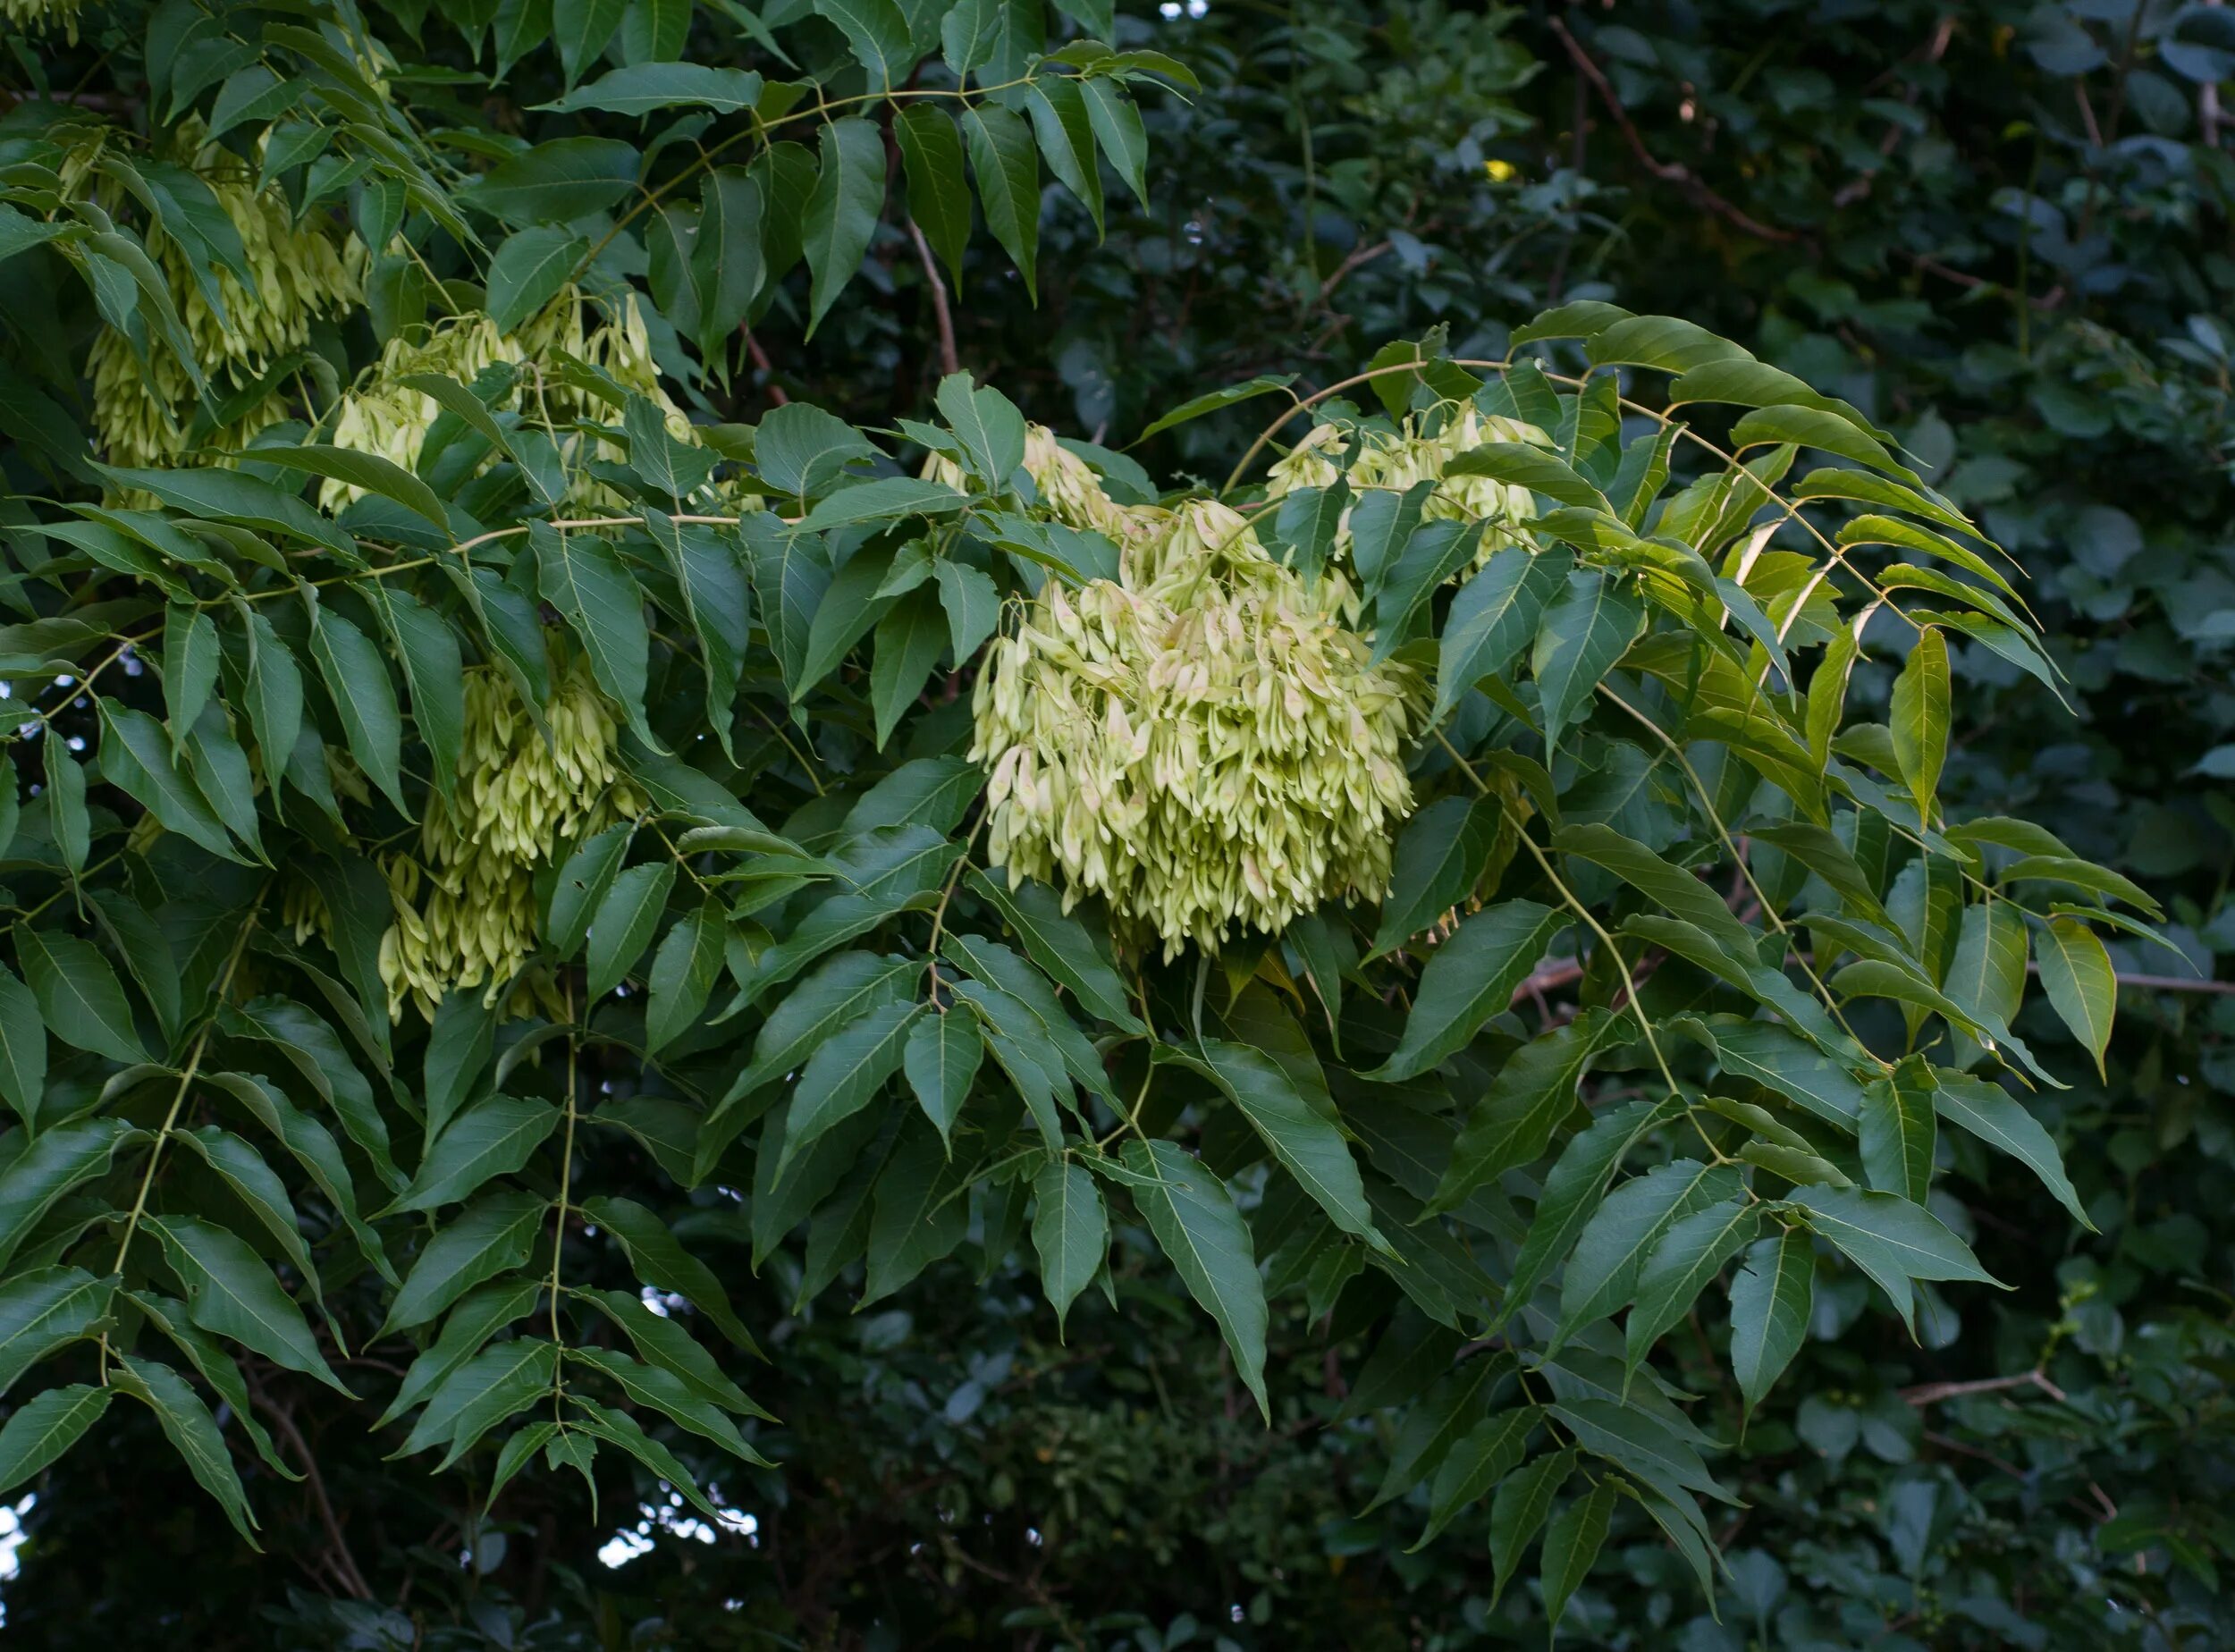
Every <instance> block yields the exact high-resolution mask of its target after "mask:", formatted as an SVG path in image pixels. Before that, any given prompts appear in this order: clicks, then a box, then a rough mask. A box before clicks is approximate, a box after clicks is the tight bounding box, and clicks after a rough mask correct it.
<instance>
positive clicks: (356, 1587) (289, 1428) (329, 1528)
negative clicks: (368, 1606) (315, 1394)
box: [257, 1386, 373, 1600]
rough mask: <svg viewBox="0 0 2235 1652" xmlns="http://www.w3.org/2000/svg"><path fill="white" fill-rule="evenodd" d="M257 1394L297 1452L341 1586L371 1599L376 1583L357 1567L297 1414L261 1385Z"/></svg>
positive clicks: (357, 1596) (331, 1566) (360, 1597)
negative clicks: (275, 1399) (366, 1578)
mask: <svg viewBox="0 0 2235 1652" xmlns="http://www.w3.org/2000/svg"><path fill="white" fill-rule="evenodd" d="M257 1399H258V1400H259V1401H260V1402H261V1403H262V1406H263V1411H264V1414H265V1415H266V1416H267V1417H269V1418H270V1419H271V1420H272V1421H273V1423H274V1425H275V1426H276V1427H277V1428H278V1429H279V1431H280V1436H281V1437H282V1438H283V1439H285V1440H286V1442H287V1443H288V1444H289V1445H290V1446H293V1447H294V1450H295V1455H296V1456H297V1457H298V1458H299V1459H300V1460H301V1462H302V1465H303V1485H304V1487H305V1488H307V1489H308V1491H309V1493H310V1500H311V1502H312V1503H313V1504H314V1505H316V1508H317V1510H318V1523H319V1524H320V1525H321V1526H323V1527H325V1533H326V1541H327V1543H328V1544H329V1545H330V1546H331V1547H330V1549H329V1551H328V1553H327V1555H325V1562H326V1565H327V1568H328V1570H330V1571H331V1572H333V1575H334V1579H335V1580H336V1581H338V1582H339V1583H340V1584H341V1585H342V1589H343V1590H344V1591H345V1592H347V1593H348V1594H349V1595H350V1597H352V1598H354V1599H357V1600H370V1599H371V1598H372V1597H373V1586H372V1585H371V1584H369V1583H367V1581H366V1580H365V1574H364V1572H360V1571H359V1570H358V1564H357V1556H356V1555H353V1554H351V1553H350V1540H349V1539H348V1538H346V1537H344V1536H342V1522H341V1521H340V1520H339V1519H338V1518H337V1517H336V1516H335V1514H334V1512H333V1500H332V1499H331V1498H329V1497H328V1496H326V1482H325V1476H324V1475H322V1474H320V1473H319V1472H318V1459H317V1456H316V1454H314V1453H313V1452H312V1451H311V1449H310V1443H309V1442H308V1440H306V1439H304V1438H303V1432H302V1430H301V1429H299V1428H297V1427H296V1426H295V1415H294V1413H293V1412H291V1411H290V1410H289V1409H288V1408H287V1407H286V1406H284V1405H282V1404H280V1403H276V1402H275V1401H274V1400H273V1399H272V1398H271V1396H270V1395H268V1394H266V1392H265V1391H264V1389H263V1388H262V1387H260V1386H259V1387H257Z"/></svg>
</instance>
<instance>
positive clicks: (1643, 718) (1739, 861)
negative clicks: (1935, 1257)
mask: <svg viewBox="0 0 2235 1652" xmlns="http://www.w3.org/2000/svg"><path fill="white" fill-rule="evenodd" d="M1598 692H1599V693H1600V694H1602V695H1606V696H1607V699H1608V700H1610V701H1612V702H1613V703H1614V704H1616V705H1618V706H1620V707H1621V708H1622V709H1623V710H1624V711H1625V712H1629V713H1630V715H1631V716H1632V717H1634V718H1636V719H1637V721H1639V722H1640V723H1642V724H1644V725H1645V727H1646V728H1648V729H1651V730H1652V731H1653V733H1654V735H1655V736H1656V737H1657V738H1658V739H1659V740H1660V742H1661V744H1662V745H1663V746H1666V747H1668V750H1669V754H1670V755H1671V756H1673V757H1674V758H1675V759H1676V761H1677V763H1679V764H1681V765H1682V766H1683V771H1684V778H1685V779H1686V780H1690V781H1691V788H1692V790H1693V791H1695V792H1697V793H1698V794H1699V806H1700V808H1701V809H1703V810H1705V811H1706V813H1707V816H1708V823H1709V824H1711V825H1712V826H1714V828H1715V835H1716V837H1718V838H1720V839H1722V840H1723V847H1724V848H1725V849H1726V850H1727V851H1729V853H1730V856H1731V862H1732V864H1733V865H1735V866H1736V867H1737V868H1738V872H1739V876H1741V877H1742V878H1743V879H1745V880H1746V887H1747V888H1748V889H1751V890H1753V891H1754V898H1755V899H1756V900H1757V901H1758V902H1759V903H1760V904H1761V910H1762V916H1763V917H1764V918H1765V919H1767V921H1768V923H1769V927H1770V928H1772V929H1774V930H1775V931H1777V933H1778V934H1779V935H1780V936H1781V937H1783V938H1784V941H1785V943H1786V945H1785V950H1786V951H1787V952H1789V953H1791V954H1792V961H1793V962H1794V963H1796V964H1798V965H1800V966H1801V974H1804V975H1806V976H1807V977H1808V978H1809V985H1810V986H1812V987H1814V988H1815V989H1816V995H1817V997H1818V998H1820V999H1823V1000H1824V1007H1825V1008H1826V1009H1827V1010H1829V1011H1831V1014H1832V1019H1833V1020H1834V1021H1836V1022H1838V1023H1839V1024H1840V1027H1841V1029H1842V1030H1843V1032H1845V1033H1846V1034H1847V1036H1848V1037H1850V1038H1852V1039H1854V1040H1855V1042H1856V1043H1857V1044H1858V1045H1860V1046H1861V1047H1862V1048H1864V1049H1868V1045H1864V1044H1863V1042H1862V1040H1861V1039H1860V1038H1856V1037H1855V1030H1854V1028H1852V1027H1851V1026H1849V1025H1848V1024H1847V1017H1846V1016H1845V1015H1844V1014H1843V1013H1842V1012H1841V1010H1840V1007H1839V1005H1838V1002H1837V1001H1836V1000H1835V999H1834V998H1833V997H1832V992H1831V989H1830V988H1828V987H1826V985H1825V984H1824V983H1823V982H1822V981H1821V980H1819V979H1818V977H1817V974H1816V967H1815V965H1814V964H1813V963H1811V962H1810V961H1809V959H1808V958H1807V957H1805V956H1803V955H1802V953H1801V949H1800V948H1798V947H1795V946H1793V945H1792V930H1791V929H1790V928H1789V927H1788V926H1787V925H1786V923H1785V921H1784V918H1783V917H1781V916H1780V915H1778V912H1777V907H1776V903H1775V902H1774V901H1772V900H1771V899H1770V898H1769V896H1768V894H1767V891H1765V890H1764V889H1763V888H1762V886H1761V884H1760V883H1759V881H1757V880H1756V878H1755V876H1754V869H1753V868H1752V867H1751V866H1749V865H1748V864H1746V856H1744V855H1742V854H1741V853H1740V851H1739V847H1738V841H1737V839H1734V838H1733V837H1732V836H1731V831H1730V829H1729V828H1728V827H1727V826H1725V825H1724V823H1723V816H1722V815H1721V814H1719V813H1716V806H1715V799H1714V798H1713V797H1710V796H1709V795H1708V788H1707V783H1706V782H1705V781H1703V780H1701V779H1700V778H1699V771H1698V770H1697V769H1695V768H1693V767H1692V766H1691V758H1690V757H1688V756H1686V755H1685V754H1684V748H1683V746H1679V745H1677V744H1676V742H1675V740H1674V738H1672V737H1671V736H1670V734H1669V732H1668V730H1667V729H1664V728H1662V727H1661V726H1660V724H1658V723H1657V722H1655V721H1653V720H1652V719H1651V718H1650V717H1648V716H1647V715H1646V714H1645V713H1644V712H1641V711H1640V710H1638V708H1637V707H1636V706H1634V705H1632V704H1630V703H1629V702H1628V701H1627V700H1625V699H1624V698H1623V697H1622V696H1621V695H1618V694H1616V693H1615V691H1614V690H1613V689H1611V688H1609V687H1607V685H1606V684H1604V683H1601V684H1599V685H1598ZM1879 1065H1880V1066H1889V1064H1888V1063H1886V1062H1885V1061H1883V1060H1880V1062H1879Z"/></svg>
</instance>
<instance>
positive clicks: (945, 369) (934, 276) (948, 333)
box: [908, 218, 962, 373]
mask: <svg viewBox="0 0 2235 1652" xmlns="http://www.w3.org/2000/svg"><path fill="white" fill-rule="evenodd" d="M908 234H909V236H910V237H911V238H912V239H913V240H915V256H916V257H919V258H921V259H922V260H923V261H924V283H925V284H926V285H927V286H928V287H929V288H930V289H931V293H932V319H933V320H935V321H936V322H938V324H939V370H940V372H941V373H959V372H961V371H962V358H961V357H960V356H959V355H957V354H956V352H955V316H954V312H953V311H952V310H950V309H949V308H947V283H946V282H945V281H943V280H941V279H940V274H939V260H938V259H937V258H934V257H932V243H931V242H929V241H928V240H924V229H923V226H922V225H921V224H919V223H916V221H915V219H914V218H910V219H909V220H908Z"/></svg>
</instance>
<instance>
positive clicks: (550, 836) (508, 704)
mask: <svg viewBox="0 0 2235 1652" xmlns="http://www.w3.org/2000/svg"><path fill="white" fill-rule="evenodd" d="M544 721H545V722H546V724H547V725H548V726H549V728H550V730H551V733H550V738H549V739H548V740H546V739H545V738H544V734H543V731H542V730H540V729H537V728H536V724H535V721H534V720H533V719H532V718H531V717H530V716H529V715H528V712H527V705H526V704H525V703H524V702H523V701H522V700H521V699H520V697H519V694H518V693H517V692H516V691H515V690H514V688H513V687H512V684H511V681H510V679H509V678H507V677H505V676H504V675H503V674H502V672H500V671H498V670H495V669H494V668H493V667H489V666H479V667H476V668H475V669H473V670H469V671H468V672H467V674H466V715H465V730H464V739H463V744H462V747H461V750H460V755H459V761H458V784H457V788H456V793H455V796H454V798H453V799H452V800H451V802H449V803H445V802H444V801H443V797H441V795H440V794H438V793H430V794H429V795H428V797H427V799H426V809H425V812H424V813H422V815H421V817H420V826H419V853H418V855H417V856H416V857H414V856H397V857H395V859H394V860H393V861H392V862H391V863H390V864H389V884H390V889H391V893H392V897H393V899H394V904H395V915H396V921H395V923H394V926H393V927H392V928H391V929H390V930H389V931H388V932H387V933H386V934H385V935H384V936H383V937H382V939H381V943H380V973H381V979H382V980H383V981H384V982H386V983H387V986H388V1013H389V1015H390V1016H392V1017H394V1016H401V1014H402V1013H403V1006H404V1003H405V1001H406V1000H407V999H409V1000H410V1001H412V1002H415V1003H417V1005H418V1007H419V1008H420V1011H421V1013H422V1014H424V1015H426V1016H428V1017H429V1018H432V1017H433V1016H434V1007H435V1006H436V1005H437V1004H439V1003H441V1002H442V1000H443V997H444V995H445V994H447V993H448V992H449V991H450V990H451V989H452V988H454V987H468V988H471V987H485V988H486V991H485V1002H488V1003H490V1004H492V1005H493V1004H495V1003H497V1002H498V1001H499V1000H500V999H507V1000H510V999H515V998H517V995H518V987H519V981H518V978H519V974H520V970H521V966H522V965H524V964H525V963H526V962H527V959H528V957H529V956H530V955H531V954H532V953H534V952H535V950H536V945H537V934H536V893H535V874H536V867H537V866H538V865H539V864H543V863H544V862H545V861H547V860H549V859H551V858H552V856H555V855H557V854H559V853H561V852H562V851H563V848H564V847H565V846H566V845H569V844H571V843H575V842H578V841H580V840H581V839H584V838H586V837H588V836H589V835H591V834H592V833H594V832H596V831H599V830H603V828H604V827H606V826H608V825H610V824H611V823H612V822H614V821H616V820H620V819H624V818H626V817H628V816H629V815H631V814H634V813H637V811H638V810H639V809H640V808H641V807H642V800H641V799H640V798H638V797H637V795H636V793H635V791H634V790H633V788H630V787H629V785H628V782H627V781H626V780H623V779H622V778H621V773H620V768H619V766H618V765H617V764H616V763H615V762H614V760H613V740H614V734H615V729H616V725H615V721H614V718H613V712H612V709H611V706H609V705H608V704H606V701H605V697H604V695H602V694H601V693H599V692H598V689H597V687H596V685H595V683H593V682H592V681H591V680H590V678H589V677H588V675H587V674H586V672H585V671H584V670H581V668H580V667H579V666H576V667H573V668H571V669H569V670H567V671H566V672H564V673H563V674H562V675H561V679H560V682H559V685H558V687H557V691H556V692H555V693H554V694H553V695H552V701H551V704H550V705H549V706H548V707H547V708H545V711H544ZM516 1007H518V1006H516Z"/></svg>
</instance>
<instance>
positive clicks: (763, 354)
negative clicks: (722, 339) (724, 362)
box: [745, 328, 791, 407]
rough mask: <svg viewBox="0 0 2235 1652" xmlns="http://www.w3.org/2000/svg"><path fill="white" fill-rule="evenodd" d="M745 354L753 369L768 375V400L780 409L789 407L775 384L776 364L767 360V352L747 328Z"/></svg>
mask: <svg viewBox="0 0 2235 1652" xmlns="http://www.w3.org/2000/svg"><path fill="white" fill-rule="evenodd" d="M745 353H746V355H747V356H749V357H751V358H752V359H753V365H754V366H755V367H758V368H759V369H760V370H761V371H762V372H763V373H765V374H766V375H768V384H767V390H768V399H769V400H770V401H772V402H773V403H774V404H775V405H776V406H778V407H788V406H789V405H790V403H791V398H790V397H789V396H787V395H786V394H785V393H784V387H783V386H782V385H781V384H778V383H777V382H776V364H775V363H774V362H772V361H771V360H770V359H769V358H768V352H767V351H766V350H763V349H762V348H761V341H760V340H758V339H756V338H755V337H754V336H753V333H752V331H751V330H750V329H749V328H748V329H746V333H745Z"/></svg>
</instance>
